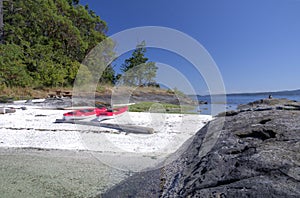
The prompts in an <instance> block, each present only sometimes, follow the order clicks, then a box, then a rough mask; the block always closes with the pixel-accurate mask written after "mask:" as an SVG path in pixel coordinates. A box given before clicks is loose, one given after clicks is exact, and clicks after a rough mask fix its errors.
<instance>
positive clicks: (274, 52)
mask: <svg viewBox="0 0 300 198" xmlns="http://www.w3.org/2000/svg"><path fill="white" fill-rule="evenodd" d="M80 2H81V4H83V5H86V4H88V5H89V8H90V9H92V10H94V11H95V12H96V14H97V15H99V16H100V17H101V18H102V19H103V20H104V21H106V22H107V24H108V28H109V30H108V35H113V34H115V33H118V32H120V31H122V30H126V29H128V28H134V27H139V26H164V27H169V28H173V29H176V30H179V31H181V32H184V33H186V34H188V35H189V36H191V37H193V38H194V39H196V40H197V41H198V42H199V43H201V44H202V45H203V46H204V47H205V48H206V50H207V51H208V52H209V53H210V55H211V57H212V58H213V59H214V61H215V62H216V64H217V66H218V68H219V70H220V72H221V75H222V77H223V81H224V84H225V87H226V91H227V92H228V93H233V92H259V91H279V90H293V89H300V0H187V1H183V0H151V1H146V0H127V1H124V0H81V1H80ZM137 41H138V38H137ZM146 42H147V41H146ZM158 52H159V51H157V50H156V51H155V50H151V49H149V50H148V53H147V57H149V59H150V60H151V61H157V62H162V63H165V64H169V65H172V66H173V67H175V68H177V69H179V70H180V71H182V72H183V73H184V75H186V76H187V78H191V83H192V84H194V85H199V86H197V88H196V89H197V90H196V91H197V92H198V93H199V94H204V93H207V90H206V89H207V88H206V87H205V85H203V83H204V82H203V80H201V79H200V78H198V77H196V76H193V73H194V72H193V70H192V69H183V68H187V67H185V66H186V65H188V64H189V63H188V62H187V61H185V60H183V59H180V58H179V57H174V56H172V54H170V53H168V52H160V53H159V56H158ZM129 55H130V54H127V56H129ZM162 55H163V56H162ZM204 84H205V83H204Z"/></svg>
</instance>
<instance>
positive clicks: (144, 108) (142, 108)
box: [129, 102, 194, 114]
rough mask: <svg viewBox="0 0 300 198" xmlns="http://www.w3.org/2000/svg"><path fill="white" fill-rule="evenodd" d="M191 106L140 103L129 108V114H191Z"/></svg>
mask: <svg viewBox="0 0 300 198" xmlns="http://www.w3.org/2000/svg"><path fill="white" fill-rule="evenodd" d="M193 109H194V107H193V106H188V105H183V106H180V105H175V104H169V103H156V102H140V103H137V104H134V105H130V106H129V111H131V112H153V113H184V114H187V113H189V114H190V113H191V114H192V113H193V112H191V111H192V110H193Z"/></svg>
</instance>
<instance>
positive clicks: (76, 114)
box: [63, 107, 107, 120]
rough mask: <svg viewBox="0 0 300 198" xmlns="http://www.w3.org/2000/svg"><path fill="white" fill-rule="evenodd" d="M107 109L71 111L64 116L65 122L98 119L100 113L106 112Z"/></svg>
mask: <svg viewBox="0 0 300 198" xmlns="http://www.w3.org/2000/svg"><path fill="white" fill-rule="evenodd" d="M106 111H107V108H106V107H101V108H87V109H79V110H76V111H71V112H68V113H64V114H63V119H64V120H82V119H86V118H93V117H96V115H98V114H99V113H102V112H106Z"/></svg>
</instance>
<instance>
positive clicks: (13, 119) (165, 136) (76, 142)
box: [0, 106, 212, 197]
mask: <svg viewBox="0 0 300 198" xmlns="http://www.w3.org/2000/svg"><path fill="white" fill-rule="evenodd" d="M68 111H70V110H53V109H42V108H40V107H35V106H27V109H26V110H21V109H17V111H16V112H15V113H11V114H4V115H0V147H1V149H0V157H1V166H2V168H1V176H2V177H1V178H2V181H1V183H2V184H3V185H2V186H1V189H0V191H1V192H2V193H1V194H3V193H8V194H7V195H11V196H14V195H17V194H18V193H20V192H23V193H24V192H26V193H27V195H28V196H31V195H32V194H30V193H32V192H33V193H35V195H39V194H40V193H42V191H47V192H48V190H49V191H50V192H49V193H50V194H49V196H50V197H51V196H56V195H58V194H57V192H60V193H71V192H73V193H75V194H72V195H74V196H79V197H80V196H83V197H86V196H92V195H93V194H97V193H99V192H103V191H104V190H106V189H108V188H109V187H111V186H112V185H114V184H116V183H118V182H120V181H121V180H123V179H124V178H126V177H128V175H129V174H130V173H131V172H138V171H142V170H145V169H152V168H154V167H156V166H157V165H159V164H161V163H164V162H165V160H166V159H167V156H168V155H169V154H171V153H173V152H175V151H176V150H177V149H178V148H179V147H180V146H181V145H182V144H183V143H184V142H185V141H186V140H187V139H189V138H190V137H192V136H193V135H194V134H195V133H196V132H197V131H198V130H199V129H200V128H202V127H203V126H204V125H205V124H206V123H207V122H208V121H210V120H211V119H212V117H211V116H207V115H181V114H161V113H136V112H127V113H126V114H125V115H123V116H121V117H120V118H118V119H113V120H107V121H103V122H104V123H111V124H126V125H135V126H143V127H150V128H153V129H154V133H153V134H134V133H125V132H122V131H119V130H116V129H111V128H105V127H99V126H86V125H78V124H68V123H55V120H56V119H61V118H62V114H63V113H65V112H68ZM88 121H89V120H88ZM92 121H94V120H92ZM35 167H36V168H35ZM74 178H78V180H76V181H75V182H74ZM41 180H44V184H43V185H45V186H43V187H41V185H42V184H41V183H40V182H41ZM25 181H26V182H25ZM20 182H21V183H23V184H20V185H18V184H19V183H20ZM49 185H51V186H50V187H49ZM29 186H31V190H28V187H29ZM76 186H78V188H77V187H76ZM19 188H20V189H19ZM48 188H49V189H48ZM5 189H9V190H5ZM47 189H48V190H47ZM72 189H73V190H72ZM10 193H12V194H10ZM15 193H17V194H15Z"/></svg>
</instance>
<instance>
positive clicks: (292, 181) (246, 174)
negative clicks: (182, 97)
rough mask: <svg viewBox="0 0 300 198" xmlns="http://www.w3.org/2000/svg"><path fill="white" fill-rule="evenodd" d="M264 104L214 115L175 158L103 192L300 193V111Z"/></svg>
mask: <svg viewBox="0 0 300 198" xmlns="http://www.w3.org/2000/svg"><path fill="white" fill-rule="evenodd" d="M285 104H286V103H285V102H284V103H278V104H276V105H275V106H278V105H279V106H285ZM264 105H265V104H264ZM294 105H296V104H294ZM265 107H268V108H269V110H264V111H254V110H247V111H240V110H239V111H237V112H236V113H231V114H230V116H226V117H225V122H223V120H224V117H219V118H216V119H215V120H213V121H211V122H210V123H209V124H208V125H206V126H205V127H204V128H202V129H201V130H200V131H199V132H198V133H197V134H196V136H195V137H194V139H193V141H192V142H191V144H190V145H189V146H188V147H186V148H182V149H185V152H184V153H183V154H182V155H181V156H180V157H179V158H178V159H177V160H176V161H174V162H172V163H171V164H169V165H165V166H164V167H163V168H160V169H157V170H154V171H148V172H144V173H139V174H136V175H134V176H132V177H130V178H129V179H128V180H126V181H124V182H123V183H121V184H120V185H118V186H115V187H114V188H113V189H111V190H110V191H108V192H107V193H106V194H104V195H102V196H103V197H145V196H146V197H218V198H220V197H300V111H298V110H296V108H295V109H292V110H291V109H289V110H284V109H276V108H274V105H273V104H272V105H266V106H265ZM270 107H271V109H270Z"/></svg>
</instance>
